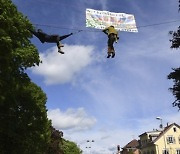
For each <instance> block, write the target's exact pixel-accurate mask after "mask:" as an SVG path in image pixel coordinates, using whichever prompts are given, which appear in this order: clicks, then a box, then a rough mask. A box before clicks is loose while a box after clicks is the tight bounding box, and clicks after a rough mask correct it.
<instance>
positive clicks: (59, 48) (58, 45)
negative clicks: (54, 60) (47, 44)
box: [57, 42, 64, 54]
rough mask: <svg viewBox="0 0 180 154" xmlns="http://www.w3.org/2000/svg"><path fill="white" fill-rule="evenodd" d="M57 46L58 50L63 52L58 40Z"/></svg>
mask: <svg viewBox="0 0 180 154" xmlns="http://www.w3.org/2000/svg"><path fill="white" fill-rule="evenodd" d="M57 47H58V52H59V53H61V54H64V52H63V51H62V50H61V47H63V46H62V45H61V43H60V42H57Z"/></svg>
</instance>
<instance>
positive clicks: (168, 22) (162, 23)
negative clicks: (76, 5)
mask: <svg viewBox="0 0 180 154" xmlns="http://www.w3.org/2000/svg"><path fill="white" fill-rule="evenodd" d="M178 21H180V20H173V21H166V22H161V23H155V24H150V25H144V26H137V28H146V27H153V26H158V25H165V24H170V23H174V22H178ZM33 25H35V26H44V27H51V28H58V29H68V30H76V31H78V32H80V31H86V32H101V31H99V30H87V29H79V28H66V27H62V26H57V25H49V24H38V23H36V24H33ZM76 33H77V32H76Z"/></svg>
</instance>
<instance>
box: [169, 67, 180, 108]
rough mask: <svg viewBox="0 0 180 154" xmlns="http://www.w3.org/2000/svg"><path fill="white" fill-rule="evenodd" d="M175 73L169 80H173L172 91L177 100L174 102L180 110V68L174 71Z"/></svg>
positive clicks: (170, 75) (172, 73) (171, 74)
mask: <svg viewBox="0 0 180 154" xmlns="http://www.w3.org/2000/svg"><path fill="white" fill-rule="evenodd" d="M173 70H174V71H173V72H171V73H170V74H169V75H168V79H172V80H173V82H174V85H173V87H172V88H170V90H171V91H172V93H173V95H174V96H175V98H176V100H175V101H174V102H173V106H174V107H175V106H177V107H178V108H179V109H180V68H176V69H173Z"/></svg>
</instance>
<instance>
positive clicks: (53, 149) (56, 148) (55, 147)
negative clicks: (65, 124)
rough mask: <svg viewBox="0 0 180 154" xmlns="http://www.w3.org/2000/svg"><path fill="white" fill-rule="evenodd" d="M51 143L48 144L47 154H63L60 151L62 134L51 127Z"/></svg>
mask: <svg viewBox="0 0 180 154" xmlns="http://www.w3.org/2000/svg"><path fill="white" fill-rule="evenodd" d="M50 129H51V142H50V144H49V147H48V150H47V154H64V153H63V150H62V144H63V143H62V142H63V141H62V137H63V132H61V131H59V130H56V129H55V128H53V127H52V126H51V128H50Z"/></svg>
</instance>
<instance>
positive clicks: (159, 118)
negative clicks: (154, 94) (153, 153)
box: [156, 117, 166, 154]
mask: <svg viewBox="0 0 180 154" xmlns="http://www.w3.org/2000/svg"><path fill="white" fill-rule="evenodd" d="M156 119H157V120H161V124H160V126H159V127H160V128H161V129H162V133H163V138H164V147H165V153H164V154H166V141H165V136H164V128H163V123H162V118H161V117H156Z"/></svg>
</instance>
